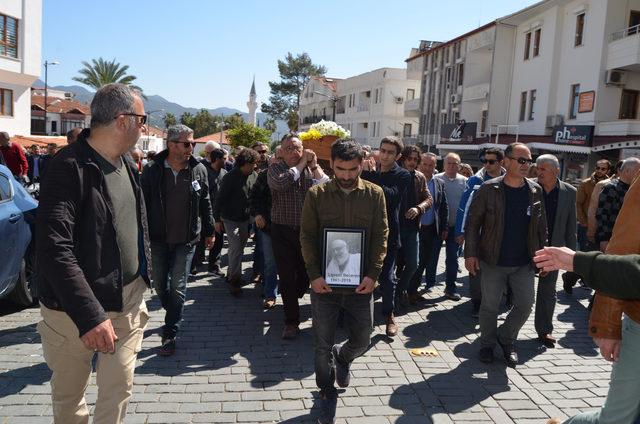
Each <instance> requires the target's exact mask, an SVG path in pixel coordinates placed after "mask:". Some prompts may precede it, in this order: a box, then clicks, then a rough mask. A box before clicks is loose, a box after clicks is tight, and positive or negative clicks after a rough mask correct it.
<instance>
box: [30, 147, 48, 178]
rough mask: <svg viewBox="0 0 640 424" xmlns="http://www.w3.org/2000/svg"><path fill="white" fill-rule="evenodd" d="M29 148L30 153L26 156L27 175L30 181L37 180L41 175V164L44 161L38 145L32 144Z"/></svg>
mask: <svg viewBox="0 0 640 424" xmlns="http://www.w3.org/2000/svg"><path fill="white" fill-rule="evenodd" d="M29 150H30V152H31V154H30V155H28V156H27V163H28V164H29V169H28V171H27V177H29V181H31V182H35V181H39V180H40V177H41V176H42V164H43V162H44V161H43V160H42V155H41V154H40V146H38V145H37V144H34V145H32V146H31V147H30V148H29Z"/></svg>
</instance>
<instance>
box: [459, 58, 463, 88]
mask: <svg viewBox="0 0 640 424" xmlns="http://www.w3.org/2000/svg"><path fill="white" fill-rule="evenodd" d="M462 81H464V63H461V64H460V65H458V85H462Z"/></svg>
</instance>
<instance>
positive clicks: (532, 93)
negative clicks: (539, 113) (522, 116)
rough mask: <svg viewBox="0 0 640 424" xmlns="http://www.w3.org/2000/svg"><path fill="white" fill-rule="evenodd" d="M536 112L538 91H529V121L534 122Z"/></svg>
mask: <svg viewBox="0 0 640 424" xmlns="http://www.w3.org/2000/svg"><path fill="white" fill-rule="evenodd" d="M535 111H536V90H531V91H529V118H528V120H529V121H533V118H534V114H535Z"/></svg>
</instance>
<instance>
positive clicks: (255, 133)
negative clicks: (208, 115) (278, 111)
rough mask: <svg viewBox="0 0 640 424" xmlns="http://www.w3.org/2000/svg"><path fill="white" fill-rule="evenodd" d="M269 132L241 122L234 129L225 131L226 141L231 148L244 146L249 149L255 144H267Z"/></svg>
mask: <svg viewBox="0 0 640 424" xmlns="http://www.w3.org/2000/svg"><path fill="white" fill-rule="evenodd" d="M270 137H271V132H269V131H268V130H266V129H264V128H259V127H254V126H253V125H251V124H249V123H246V122H242V124H240V125H239V126H237V127H236V128H233V129H230V130H229V131H227V139H228V140H229V143H230V144H231V145H232V146H233V147H238V146H245V147H251V146H253V145H254V144H255V143H257V142H261V143H265V144H267V145H268V144H269V138H270Z"/></svg>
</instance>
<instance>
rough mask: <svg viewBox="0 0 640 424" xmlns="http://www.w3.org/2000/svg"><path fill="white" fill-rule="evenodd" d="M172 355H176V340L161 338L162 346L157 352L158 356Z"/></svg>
mask: <svg viewBox="0 0 640 424" xmlns="http://www.w3.org/2000/svg"><path fill="white" fill-rule="evenodd" d="M174 353H176V339H175V338H170V339H165V338H164V337H163V338H162V346H160V351H159V352H158V355H160V356H172V355H173V354H174Z"/></svg>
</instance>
